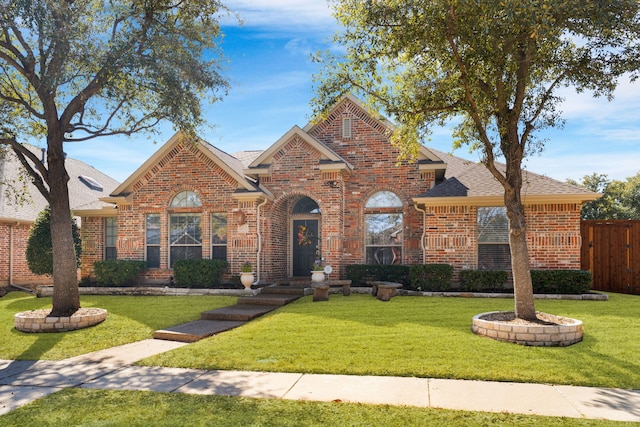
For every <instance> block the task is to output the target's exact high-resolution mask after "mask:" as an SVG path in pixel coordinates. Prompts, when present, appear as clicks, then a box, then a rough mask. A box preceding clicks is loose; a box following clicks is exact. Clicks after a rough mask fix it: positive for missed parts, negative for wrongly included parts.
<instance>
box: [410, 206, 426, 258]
mask: <svg viewBox="0 0 640 427" xmlns="http://www.w3.org/2000/svg"><path fill="white" fill-rule="evenodd" d="M413 207H414V208H415V209H416V210H417V211H418V212H422V236H420V249H422V263H423V264H424V263H425V254H426V251H427V248H426V246H425V244H424V241H425V239H426V238H427V227H426V226H425V223H426V221H427V211H426V210H425V209H420V208H419V207H418V204H417V203H414V204H413Z"/></svg>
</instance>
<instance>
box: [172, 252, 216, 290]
mask: <svg viewBox="0 0 640 427" xmlns="http://www.w3.org/2000/svg"><path fill="white" fill-rule="evenodd" d="M228 267H229V263H228V262H227V261H224V260H221V259H181V260H178V261H176V262H175V264H174V265H173V276H174V281H175V283H176V285H178V286H181V287H185V288H212V287H215V286H217V285H219V284H220V283H221V281H222V275H223V274H224V273H225V271H227V268H228Z"/></svg>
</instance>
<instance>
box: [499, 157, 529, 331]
mask: <svg viewBox="0 0 640 427" xmlns="http://www.w3.org/2000/svg"><path fill="white" fill-rule="evenodd" d="M510 154H511V156H509V157H510V159H508V160H507V171H506V185H505V186H504V187H505V192H504V204H505V207H506V209H507V217H508V218H509V249H510V251H511V273H512V275H513V293H514V304H515V315H516V317H517V318H519V319H524V320H535V319H536V309H535V304H534V300H533V285H532V283H531V270H530V267H529V249H528V247H527V225H526V219H525V215H524V206H523V205H522V197H521V192H520V191H521V189H522V169H521V164H520V163H521V160H522V157H518V156H517V155H514V154H513V153H510Z"/></svg>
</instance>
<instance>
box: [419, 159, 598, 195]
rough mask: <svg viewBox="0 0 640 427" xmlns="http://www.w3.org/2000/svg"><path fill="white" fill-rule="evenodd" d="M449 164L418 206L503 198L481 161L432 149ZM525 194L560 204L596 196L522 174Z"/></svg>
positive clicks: (567, 185)
mask: <svg viewBox="0 0 640 427" xmlns="http://www.w3.org/2000/svg"><path fill="white" fill-rule="evenodd" d="M431 151H433V152H434V153H435V154H436V155H437V156H438V157H440V158H441V159H442V160H443V161H444V162H445V163H446V164H447V170H446V172H445V177H444V180H443V181H442V182H440V183H439V184H437V185H436V186H435V187H433V188H432V189H430V190H428V191H427V192H425V193H423V194H421V195H419V196H418V197H416V198H415V199H414V200H415V201H416V202H417V203H419V204H433V205H435V204H441V203H445V204H449V203H453V202H456V203H457V202H461V201H462V199H461V198H464V199H467V200H469V201H472V200H473V202H474V204H476V203H482V199H484V200H485V203H488V204H494V203H495V202H496V201H500V200H501V199H502V197H503V195H504V189H503V187H502V185H501V184H500V183H499V182H498V181H497V180H496V179H495V177H494V176H493V175H492V174H491V172H489V170H488V169H487V168H486V167H485V166H484V165H483V164H482V163H479V162H472V161H470V160H466V159H462V158H460V157H456V156H452V155H451V154H447V153H445V152H442V151H438V150H433V149H432V150H431ZM496 166H497V167H498V169H500V170H503V171H504V170H505V169H506V165H504V164H502V163H497V164H496ZM523 181H524V182H523V185H522V195H523V197H524V199H525V202H526V201H527V199H529V201H541V200H548V201H559V200H564V201H566V202H578V201H579V202H584V201H589V200H595V199H597V198H598V197H599V195H598V194H597V193H594V192H592V191H589V190H586V189H584V188H580V187H576V186H574V185H571V184H567V183H565V182H562V181H558V180H555V179H553V178H549V177H547V176H544V175H539V174H536V173H533V172H530V171H526V170H525V171H524V172H523Z"/></svg>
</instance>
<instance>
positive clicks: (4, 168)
mask: <svg viewBox="0 0 640 427" xmlns="http://www.w3.org/2000/svg"><path fill="white" fill-rule="evenodd" d="M25 146H27V147H28V148H29V150H30V151H31V152H32V153H34V154H35V155H36V156H37V157H40V158H42V157H43V156H44V155H45V152H43V151H42V149H40V148H38V147H35V146H32V145H26V144H25ZM65 167H66V169H67V173H68V174H69V184H68V186H69V202H70V205H71V210H72V211H75V210H76V209H78V208H80V207H83V208H84V207H87V208H89V209H102V208H104V207H107V206H108V205H107V204H105V203H103V202H101V201H100V198H101V197H104V196H106V195H108V194H109V193H110V192H111V191H113V189H115V188H116V187H117V186H118V181H116V180H114V179H113V178H111V177H110V176H108V175H106V174H104V173H102V172H100V171H99V170H97V169H96V168H94V167H93V166H90V165H88V164H86V163H84V162H82V161H80V160H77V159H72V158H70V157H67V159H66V160H65ZM22 170H23V169H22V165H21V164H20V161H19V160H18V158H17V157H16V155H15V154H14V153H13V151H12V150H11V149H10V148H8V147H7V150H6V153H5V156H4V157H0V221H17V222H22V221H24V222H33V221H34V220H35V219H36V217H37V216H38V213H40V212H41V211H42V210H43V209H44V208H45V207H46V206H47V204H48V203H47V201H46V199H45V198H44V196H42V194H40V192H39V191H38V189H37V188H36V187H35V185H33V183H32V182H31V181H30V180H29V179H28V178H27V180H26V181H21V180H20V177H21V171H22ZM11 188H13V189H15V190H17V191H18V192H20V193H22V192H23V191H24V192H25V196H26V201H25V202H24V203H23V204H20V203H16V201H15V198H14V197H12V195H11V192H12V191H11ZM7 190H9V191H8V192H7ZM8 193H9V194H8Z"/></svg>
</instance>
